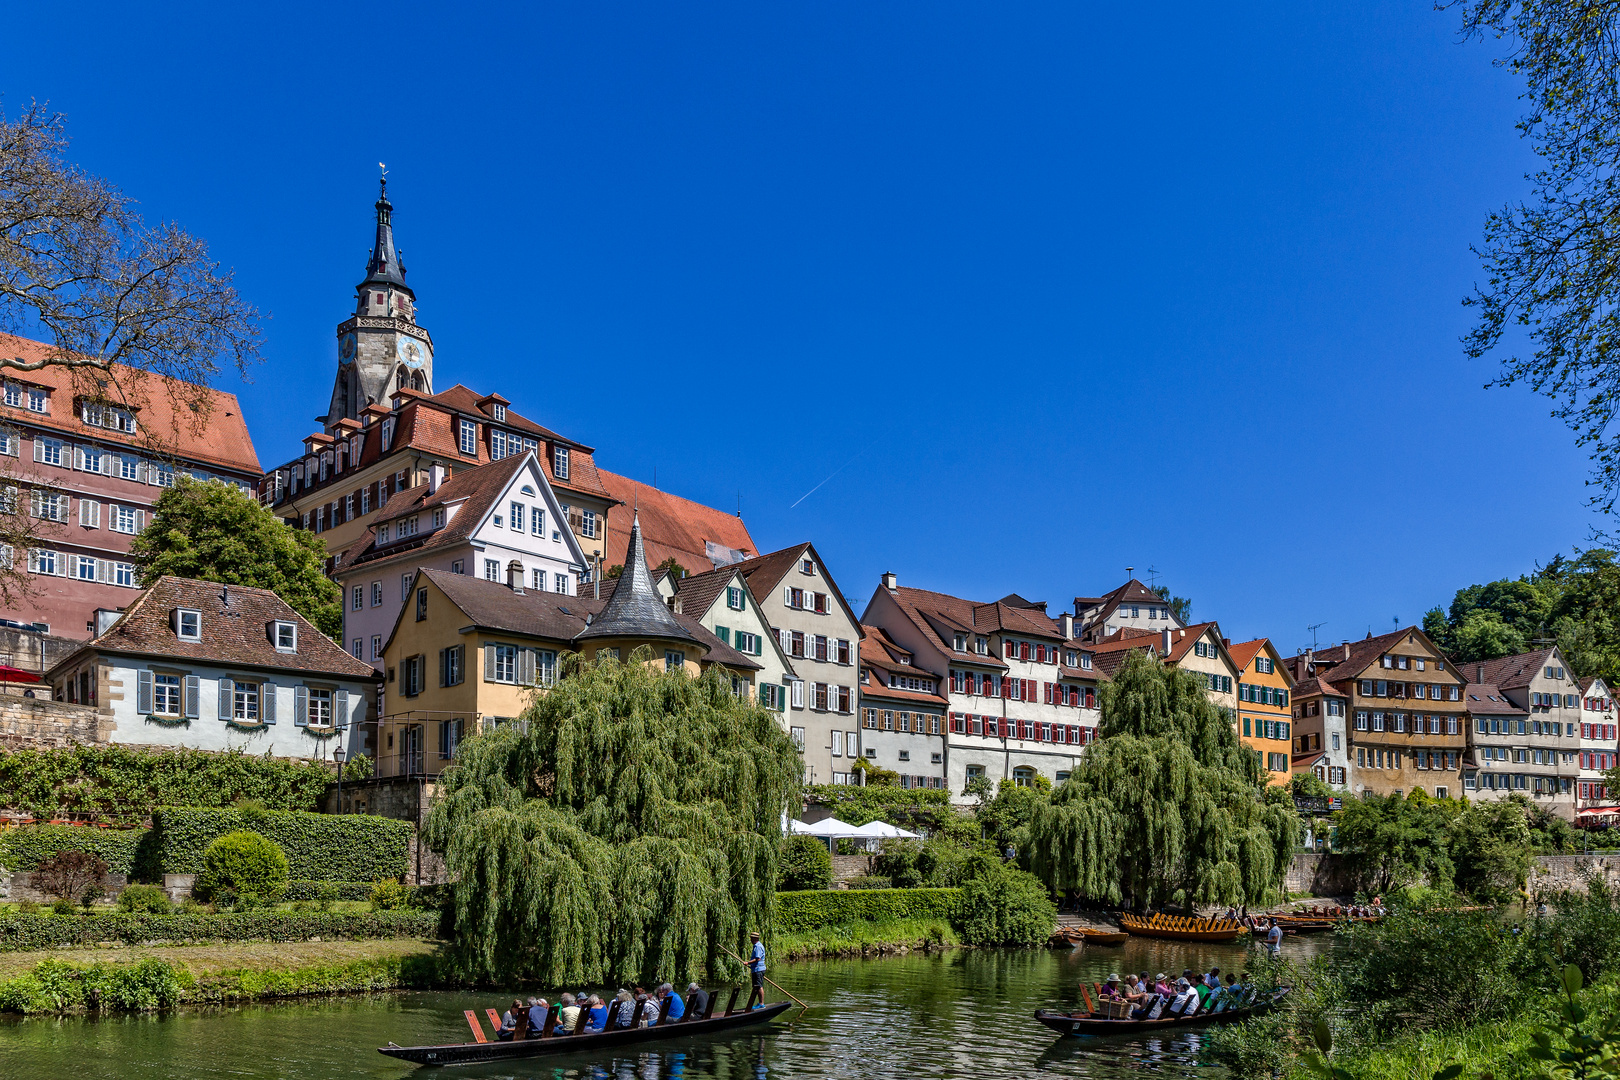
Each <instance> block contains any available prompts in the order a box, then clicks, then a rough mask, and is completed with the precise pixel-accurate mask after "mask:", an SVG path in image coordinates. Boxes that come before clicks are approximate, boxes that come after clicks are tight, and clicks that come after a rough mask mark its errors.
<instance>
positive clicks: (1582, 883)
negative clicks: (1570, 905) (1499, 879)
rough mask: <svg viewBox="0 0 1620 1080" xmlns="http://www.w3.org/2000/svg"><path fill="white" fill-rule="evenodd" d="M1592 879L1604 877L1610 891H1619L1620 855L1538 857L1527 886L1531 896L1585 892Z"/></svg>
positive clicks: (1534, 861) (1532, 863)
mask: <svg viewBox="0 0 1620 1080" xmlns="http://www.w3.org/2000/svg"><path fill="white" fill-rule="evenodd" d="M1591 876H1596V877H1599V878H1601V879H1602V880H1603V881H1605V882H1607V883H1608V886H1609V888H1611V889H1616V890H1620V856H1616V855H1537V856H1536V857H1535V858H1534V859H1532V860H1530V880H1529V882H1528V883H1527V884H1526V886H1525V887H1526V888H1527V889H1529V890H1530V892H1531V893H1532V894H1535V893H1538V892H1564V891H1570V892H1585V891H1586V882H1587V880H1588V878H1589V877H1591Z"/></svg>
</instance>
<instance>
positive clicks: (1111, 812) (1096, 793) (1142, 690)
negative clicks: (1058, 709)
mask: <svg viewBox="0 0 1620 1080" xmlns="http://www.w3.org/2000/svg"><path fill="white" fill-rule="evenodd" d="M1101 705H1102V724H1101V726H1100V727H1099V729H1098V736H1099V741H1098V742H1096V743H1095V744H1093V745H1092V746H1090V747H1088V748H1087V750H1086V754H1085V756H1084V757H1083V758H1082V759H1081V761H1080V765H1079V766H1078V768H1076V769H1075V771H1074V773H1073V774H1072V775H1071V776H1070V777H1069V779H1068V780H1067V781H1066V782H1065V783H1063V784H1061V785H1059V786H1058V788H1057V790H1056V791H1055V792H1054V793H1053V794H1052V797H1051V799H1050V800H1049V801H1046V802H1043V803H1039V804H1037V805H1036V806H1035V809H1034V816H1033V818H1032V820H1031V822H1030V824H1029V838H1030V839H1029V843H1030V852H1029V863H1030V869H1031V870H1033V871H1034V872H1035V874H1036V876H1037V877H1039V878H1041V880H1043V881H1044V882H1045V883H1046V884H1047V885H1048V886H1050V887H1051V888H1054V889H1076V890H1078V891H1080V892H1081V893H1083V894H1084V895H1086V896H1088V897H1091V898H1093V899H1098V900H1106V901H1109V902H1113V903H1119V902H1121V901H1122V900H1124V899H1125V897H1126V896H1129V897H1130V898H1131V900H1132V901H1133V902H1134V903H1135V904H1136V905H1137V906H1138V907H1139V908H1142V907H1154V906H1158V905H1161V904H1164V903H1167V902H1174V901H1180V902H1183V903H1188V904H1200V903H1202V904H1241V903H1248V904H1260V903H1264V902H1266V901H1267V900H1268V899H1270V898H1271V897H1273V896H1274V895H1275V894H1276V892H1277V890H1278V888H1279V887H1280V886H1281V884H1282V880H1283V875H1284V873H1285V872H1286V870H1287V867H1288V861H1289V858H1290V857H1291V855H1292V853H1293V848H1294V841H1295V838H1296V836H1297V835H1298V831H1299V819H1298V817H1297V815H1295V813H1294V811H1293V809H1292V807H1291V806H1288V805H1285V804H1284V803H1281V802H1273V801H1269V800H1266V799H1264V798H1263V797H1262V792H1261V779H1260V772H1259V766H1258V764H1257V762H1256V761H1255V757H1254V752H1253V751H1251V750H1249V749H1248V748H1246V747H1245V746H1243V745H1242V744H1241V743H1240V742H1239V741H1238V737H1237V733H1236V731H1235V730H1234V728H1233V725H1232V720H1231V718H1230V717H1229V716H1227V715H1226V713H1225V712H1223V711H1222V710H1221V709H1219V708H1218V707H1216V706H1215V705H1214V704H1213V703H1212V702H1211V701H1210V700H1209V697H1208V696H1207V695H1206V694H1205V693H1204V690H1203V687H1202V685H1201V684H1200V683H1199V680H1198V679H1197V677H1196V676H1195V675H1193V674H1191V673H1190V672H1186V671H1180V670H1176V669H1172V668H1166V667H1164V666H1163V665H1162V664H1160V663H1159V662H1158V661H1156V660H1153V659H1151V658H1149V657H1147V656H1146V655H1144V654H1141V653H1132V654H1131V655H1130V656H1129V657H1127V658H1126V660H1125V662H1124V663H1123V664H1122V665H1120V667H1119V669H1118V670H1117V671H1116V672H1115V673H1114V678H1113V681H1112V682H1111V683H1109V684H1107V685H1106V686H1104V687H1103V692H1102V702H1101Z"/></svg>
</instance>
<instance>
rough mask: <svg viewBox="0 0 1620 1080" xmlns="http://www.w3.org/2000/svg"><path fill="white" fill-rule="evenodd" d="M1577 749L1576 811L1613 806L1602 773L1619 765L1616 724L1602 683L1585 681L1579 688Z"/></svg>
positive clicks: (1612, 703) (1609, 694)
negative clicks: (1589, 807)
mask: <svg viewBox="0 0 1620 1080" xmlns="http://www.w3.org/2000/svg"><path fill="white" fill-rule="evenodd" d="M1580 723H1581V728H1580V733H1581V749H1580V758H1579V759H1578V761H1577V764H1578V765H1579V771H1578V772H1577V774H1576V781H1575V804H1576V808H1577V809H1580V808H1584V807H1587V806H1608V805H1613V804H1614V801H1615V799H1616V797H1617V795H1616V793H1614V792H1611V791H1610V790H1609V785H1608V781H1607V780H1606V779H1605V778H1604V775H1603V774H1604V773H1606V772H1608V771H1609V770H1610V769H1612V768H1614V767H1615V765H1617V764H1620V741H1617V738H1616V736H1617V733H1620V729H1617V728H1616V724H1617V723H1620V719H1617V717H1616V712H1615V701H1614V695H1613V693H1612V692H1611V691H1610V690H1609V686H1608V684H1607V683H1606V682H1604V681H1603V680H1602V679H1596V678H1595V679H1588V680H1586V681H1585V682H1584V683H1583V684H1582V685H1581V721H1580Z"/></svg>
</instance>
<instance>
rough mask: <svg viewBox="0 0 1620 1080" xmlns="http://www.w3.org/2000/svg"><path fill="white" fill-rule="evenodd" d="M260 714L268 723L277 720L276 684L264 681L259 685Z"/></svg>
mask: <svg viewBox="0 0 1620 1080" xmlns="http://www.w3.org/2000/svg"><path fill="white" fill-rule="evenodd" d="M259 715H260V716H261V717H263V718H264V722H265V723H267V724H273V723H275V722H276V684H275V683H263V684H261V685H260V686H259Z"/></svg>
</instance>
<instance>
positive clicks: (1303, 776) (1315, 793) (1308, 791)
mask: <svg viewBox="0 0 1620 1080" xmlns="http://www.w3.org/2000/svg"><path fill="white" fill-rule="evenodd" d="M1288 791H1289V794H1291V795H1293V796H1294V797H1296V798H1300V799H1327V798H1331V797H1332V795H1333V789H1332V788H1330V787H1328V786H1327V785H1326V784H1324V783H1323V782H1322V778H1321V777H1319V776H1317V775H1316V774H1315V773H1314V772H1312V771H1311V770H1309V769H1303V770H1301V771H1300V772H1297V773H1295V774H1294V775H1293V776H1292V777H1291V778H1290V779H1289V781H1288Z"/></svg>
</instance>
